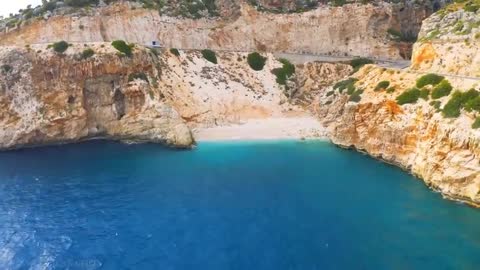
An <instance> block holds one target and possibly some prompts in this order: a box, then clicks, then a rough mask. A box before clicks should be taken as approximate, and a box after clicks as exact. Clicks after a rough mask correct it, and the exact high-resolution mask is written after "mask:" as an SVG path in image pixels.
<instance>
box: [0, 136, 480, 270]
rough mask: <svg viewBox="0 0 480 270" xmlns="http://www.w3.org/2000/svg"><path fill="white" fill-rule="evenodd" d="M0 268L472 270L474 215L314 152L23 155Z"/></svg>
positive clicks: (250, 149) (4, 163)
mask: <svg viewBox="0 0 480 270" xmlns="http://www.w3.org/2000/svg"><path fill="white" fill-rule="evenodd" d="M0 269H109V270H110V269H112V270H121V269H161V270H163V269H202V270H203V269H214V270H216V269H218V270H228V269H242V270H243V269H260V270H263V269H268V270H270V269H271V270H282V269H289V270H290V269H292V270H297V269H298V270H315V269H322V270H323V269H349V270H351V269H422V270H426V269H435V270H439V269H480V210H478V209H473V208H470V207H468V206H465V205H462V204H459V203H456V202H452V201H447V200H444V199H442V197H441V196H440V195H439V194H437V193H434V192H433V191H431V190H429V189H428V188H427V187H426V186H425V185H424V184H423V182H422V181H419V180H418V179H416V178H414V177H412V176H410V175H408V174H407V173H405V172H404V171H402V170H400V169H398V168H396V167H393V166H390V165H386V164H383V163H381V162H379V161H377V160H374V159H372V158H369V157H367V156H365V155H362V154H360V153H357V152H354V151H349V150H344V149H340V148H337V147H335V146H333V145H331V144H329V143H328V142H321V141H307V142H298V141H279V142H237V143H225V142H222V143H200V144H199V146H198V147H197V148H196V149H195V150H193V151H179V150H172V149H166V148H164V147H161V146H158V145H153V144H143V145H124V144H120V143H112V142H104V141H95V142H87V143H81V144H76V145H64V146H54V147H45V148H37V149H27V150H19V151H13V152H3V153H0Z"/></svg>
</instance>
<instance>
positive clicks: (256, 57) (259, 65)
mask: <svg viewBox="0 0 480 270" xmlns="http://www.w3.org/2000/svg"><path fill="white" fill-rule="evenodd" d="M266 61H267V58H266V57H263V56H261V55H260V54H259V53H258V52H254V53H251V54H249V55H248V57H247V62H248V65H249V66H250V67H251V68H252V69H253V70H256V71H260V70H262V69H263V67H264V66H265V62H266Z"/></svg>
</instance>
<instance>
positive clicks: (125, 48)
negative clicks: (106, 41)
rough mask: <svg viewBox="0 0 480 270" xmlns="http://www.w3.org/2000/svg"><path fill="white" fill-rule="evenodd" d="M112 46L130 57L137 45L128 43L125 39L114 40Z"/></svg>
mask: <svg viewBox="0 0 480 270" xmlns="http://www.w3.org/2000/svg"><path fill="white" fill-rule="evenodd" d="M112 46H113V47H114V48H115V49H117V51H119V52H120V53H122V54H124V55H126V56H128V57H130V56H132V49H133V48H134V47H135V45H133V44H127V43H126V42H125V41H123V40H115V41H114V42H112Z"/></svg>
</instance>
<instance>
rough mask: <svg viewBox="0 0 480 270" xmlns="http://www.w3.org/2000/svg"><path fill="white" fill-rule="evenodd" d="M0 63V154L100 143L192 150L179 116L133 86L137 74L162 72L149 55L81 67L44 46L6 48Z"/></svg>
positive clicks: (145, 87) (148, 90)
mask: <svg viewBox="0 0 480 270" xmlns="http://www.w3.org/2000/svg"><path fill="white" fill-rule="evenodd" d="M37 49H38V50H39V51H38V52H36V51H33V50H37ZM41 49H44V51H40V50H41ZM72 50H73V49H72ZM0 59H1V60H0V62H1V66H2V71H1V73H0V104H2V105H1V109H0V125H1V127H2V128H1V131H0V148H18V147H23V146H33V145H37V144H50V143H65V142H69V141H77V140H81V139H87V138H95V137H107V138H113V139H121V140H137V141H142V140H148V141H154V142H164V143H167V144H171V145H176V146H179V147H188V146H190V145H191V144H192V143H193V141H192V137H191V135H190V131H189V129H188V127H187V126H186V125H185V123H184V121H183V120H182V119H181V118H180V116H179V114H178V113H177V112H176V111H175V110H174V109H173V108H172V107H171V106H170V105H168V104H166V103H165V102H163V101H162V100H161V99H160V97H159V95H158V94H155V92H154V91H153V90H152V87H151V85H149V84H147V83H145V82H141V81H134V82H128V79H127V76H128V74H131V73H135V72H145V71H146V72H149V73H152V74H155V73H157V72H160V71H159V70H158V69H157V68H156V67H155V65H154V64H155V61H154V60H153V59H152V58H151V56H149V55H148V54H139V55H137V56H136V57H134V58H132V59H127V58H119V57H118V56H116V55H115V54H107V55H102V57H101V58H92V59H91V60H75V59H73V56H72V55H65V56H59V55H54V54H53V53H51V52H48V51H45V47H43V48H40V47H34V48H32V50H30V51H27V50H25V49H15V48H0Z"/></svg>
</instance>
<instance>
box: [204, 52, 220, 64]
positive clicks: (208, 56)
mask: <svg viewBox="0 0 480 270" xmlns="http://www.w3.org/2000/svg"><path fill="white" fill-rule="evenodd" d="M202 55H203V58H205V59H206V60H207V61H209V62H212V63H214V64H217V55H216V54H215V52H214V51H212V50H202Z"/></svg>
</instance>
